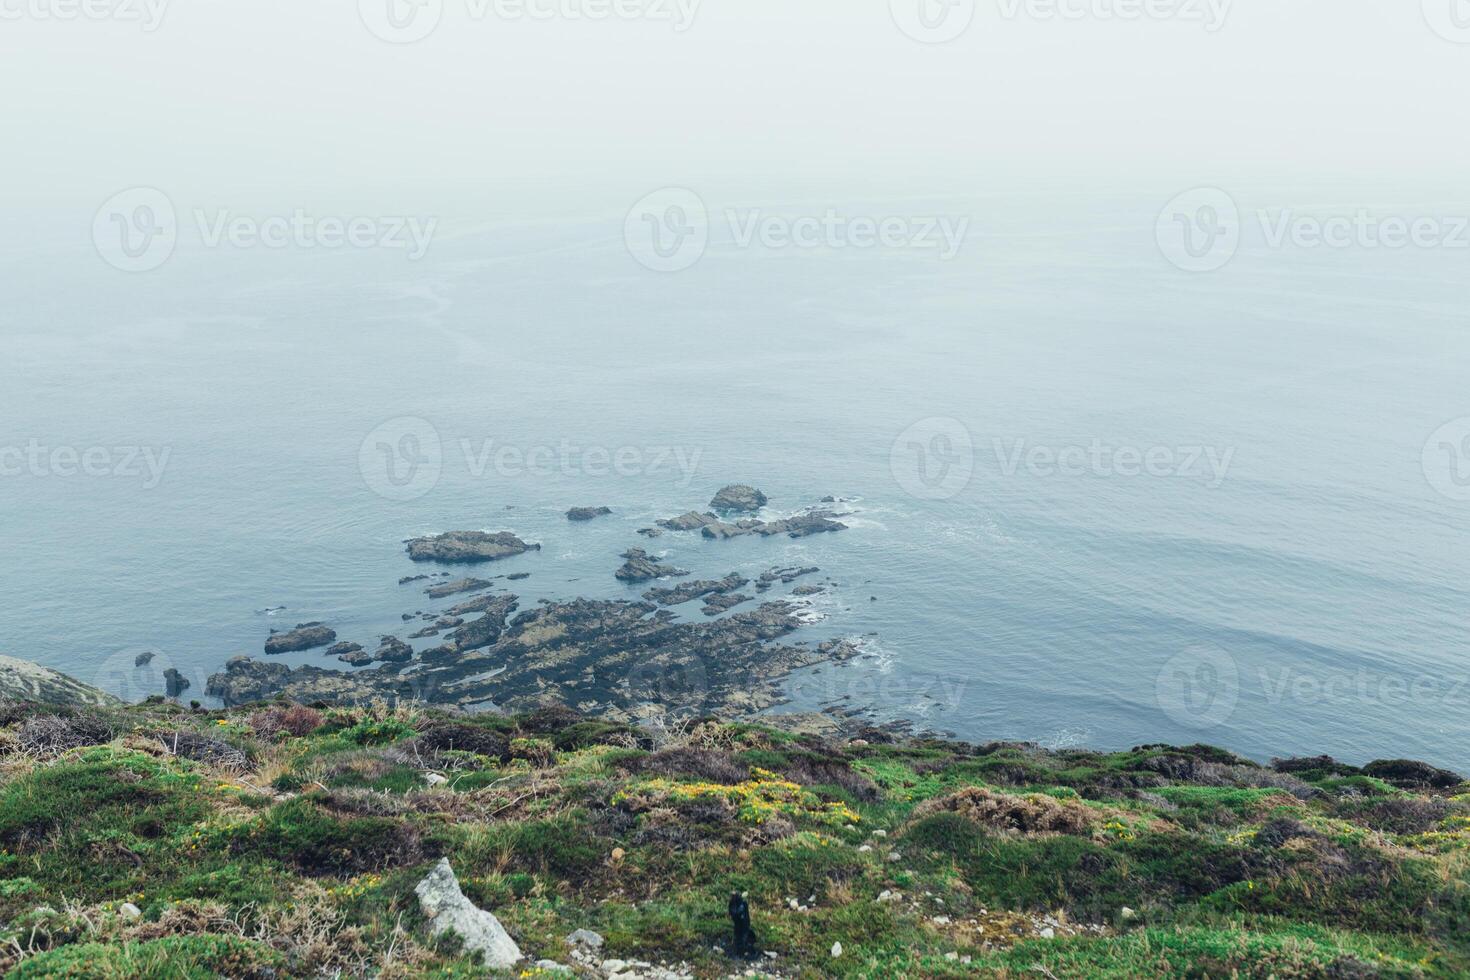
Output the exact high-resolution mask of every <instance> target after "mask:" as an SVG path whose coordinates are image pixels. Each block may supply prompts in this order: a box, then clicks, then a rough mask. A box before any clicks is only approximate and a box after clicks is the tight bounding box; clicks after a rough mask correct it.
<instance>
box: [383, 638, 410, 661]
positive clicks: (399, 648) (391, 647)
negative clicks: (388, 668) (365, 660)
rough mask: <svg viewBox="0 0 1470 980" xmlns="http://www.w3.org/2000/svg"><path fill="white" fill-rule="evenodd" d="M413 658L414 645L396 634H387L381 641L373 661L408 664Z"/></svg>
mask: <svg viewBox="0 0 1470 980" xmlns="http://www.w3.org/2000/svg"><path fill="white" fill-rule="evenodd" d="M412 659H413V647H411V646H409V645H408V644H407V643H404V642H403V641H402V640H400V639H399V638H398V637H396V636H385V637H383V638H382V640H381V641H380V644H379V646H378V649H377V652H376V653H374V654H373V661H374V662H376V663H384V664H406V663H408V662H409V661H410V660H412Z"/></svg>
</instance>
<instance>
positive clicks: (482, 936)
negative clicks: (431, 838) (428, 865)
mask: <svg viewBox="0 0 1470 980" xmlns="http://www.w3.org/2000/svg"><path fill="white" fill-rule="evenodd" d="M414 894H416V895H418V897H419V908H420V909H422V910H423V913H424V916H425V917H426V918H427V919H428V920H429V931H430V932H432V933H433V934H434V935H435V936H438V935H441V934H443V933H445V932H450V931H452V932H453V933H454V934H455V935H457V936H458V937H459V938H460V940H461V941H462V942H463V944H464V948H465V950H466V951H468V952H470V953H476V954H479V956H480V957H481V959H482V960H483V962H484V964H485V966H486V968H488V969H491V970H508V969H510V968H511V967H513V966H515V965H516V964H517V963H519V962H520V961H521V960H522V959H523V958H524V957H522V956H521V950H520V947H519V946H517V945H516V943H515V940H514V939H511V938H510V934H509V933H507V932H506V931H505V927H504V926H502V925H501V924H500V920H499V919H497V918H495V916H494V915H492V914H491V913H489V912H486V911H485V910H484V909H481V908H476V907H475V904H474V903H473V902H471V901H470V900H469V899H468V898H465V895H464V892H462V891H460V888H459V879H457V878H455V876H454V869H453V868H451V867H450V866H449V859H448V858H440V859H439V863H438V864H437V865H435V866H434V870H433V871H430V872H429V874H428V877H426V878H424V880H423V881H421V882H419V883H418V885H417V886H415V888H414Z"/></svg>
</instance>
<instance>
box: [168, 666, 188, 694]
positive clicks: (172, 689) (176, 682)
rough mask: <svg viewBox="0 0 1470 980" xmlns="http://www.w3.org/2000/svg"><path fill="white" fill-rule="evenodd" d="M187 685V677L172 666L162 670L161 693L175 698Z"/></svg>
mask: <svg viewBox="0 0 1470 980" xmlns="http://www.w3.org/2000/svg"><path fill="white" fill-rule="evenodd" d="M187 687H189V679H188V678H187V677H185V676H184V675H183V674H181V673H179V672H178V671H177V670H176V669H174V668H173V667H170V668H169V669H168V670H165V671H164V672H163V693H164V694H166V695H168V696H169V697H171V698H176V697H178V696H179V695H180V694H183V693H184V690H185V689H186V688H187Z"/></svg>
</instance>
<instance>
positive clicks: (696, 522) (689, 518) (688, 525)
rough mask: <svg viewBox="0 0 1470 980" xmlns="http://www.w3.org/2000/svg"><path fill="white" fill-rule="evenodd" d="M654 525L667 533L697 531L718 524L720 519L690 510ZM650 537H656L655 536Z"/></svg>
mask: <svg viewBox="0 0 1470 980" xmlns="http://www.w3.org/2000/svg"><path fill="white" fill-rule="evenodd" d="M655 523H657V524H658V526H659V527H661V528H664V529H665V530H668V531H698V530H699V529H700V528H702V527H705V526H706V525H709V524H718V523H720V519H719V518H718V517H716V516H715V515H714V514H701V513H699V512H698V511H693V510H691V511H690V512H689V513H687V514H680V515H679V516H678V517H667V518H665V519H663V520H661V521H656V522H655ZM650 530H651V529H650ZM639 533H640V534H641V533H643V532H641V531H640V532H639ZM650 536H651V537H657V535H650Z"/></svg>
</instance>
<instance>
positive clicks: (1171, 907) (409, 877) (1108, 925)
mask: <svg viewBox="0 0 1470 980" xmlns="http://www.w3.org/2000/svg"><path fill="white" fill-rule="evenodd" d="M35 710H44V709H35ZM246 715H248V712H245V711H242V712H232V713H229V714H227V715H226V714H221V713H206V712H200V713H196V714H192V715H191V714H189V713H187V712H180V711H179V709H176V708H171V707H166V706H140V707H136V708H131V709H123V710H121V711H118V712H116V713H115V716H114V718H113V720H114V721H115V725H114V729H113V730H115V731H117V732H119V733H123V734H120V735H119V737H118V738H116V739H115V740H114V741H112V742H111V743H110V744H108V745H102V746H93V747H86V748H81V749H74V750H72V751H70V752H67V753H64V754H62V755H61V756H59V757H56V758H47V759H40V760H28V759H26V758H25V757H23V756H19V755H14V754H11V755H5V754H4V747H5V746H6V745H7V744H11V743H8V742H7V741H6V736H7V735H8V734H9V733H8V732H7V731H5V730H4V728H3V726H0V972H4V971H9V972H8V973H7V974H6V975H7V976H11V977H20V978H24V977H62V976H65V977H99V978H112V977H117V978H122V977H144V978H153V977H158V978H192V977H212V976H219V975H225V976H261V977H264V976H271V975H274V976H295V975H312V974H314V973H321V972H325V973H328V974H335V973H337V972H339V971H340V972H341V974H342V975H343V976H379V975H381V976H383V977H385V978H389V980H393V978H398V977H444V978H449V977H469V976H477V975H481V974H482V971H479V969H478V968H477V966H476V965H475V964H474V963H473V962H472V961H471V960H470V959H468V958H467V957H465V956H464V955H462V954H461V953H460V952H459V951H457V950H456V949H455V948H454V947H453V944H452V943H444V942H440V941H436V940H433V939H431V938H430V936H429V934H428V929H427V923H426V922H425V921H424V919H423V916H422V914H421V912H420V911H419V908H418V903H417V899H416V896H415V895H414V886H415V885H416V884H417V883H418V882H419V881H420V880H421V879H422V877H423V875H424V874H425V873H426V871H427V870H428V868H429V867H430V866H432V864H433V863H434V862H435V861H436V860H437V859H438V858H439V857H440V856H447V857H448V858H449V859H450V862H451V864H452V865H453V867H454V868H455V871H456V873H457V874H458V876H459V878H460V882H461V886H462V888H463V890H464V892H465V894H466V895H467V896H468V897H469V898H470V899H471V900H472V901H474V902H475V903H476V904H477V905H479V906H480V907H482V908H486V909H489V910H491V911H493V912H494V913H495V914H496V915H497V917H499V918H500V919H501V921H502V922H503V923H504V924H505V926H506V927H507V929H508V930H509V931H510V932H511V934H512V935H513V937H514V938H515V939H516V940H517V941H518V942H519V943H520V945H521V947H522V949H523V950H524V951H525V952H526V954H527V955H528V957H530V959H531V961H532V962H534V961H535V960H536V959H539V958H541V957H550V958H553V959H561V960H563V961H564V960H565V956H566V948H565V945H564V944H563V942H562V937H563V936H565V935H566V934H567V933H569V932H570V931H572V930H573V929H577V928H589V929H593V930H596V931H598V932H600V933H602V934H603V935H604V937H605V938H606V941H607V942H606V947H605V955H608V956H617V957H619V958H623V959H642V960H649V961H654V962H668V963H677V962H681V961H682V962H686V963H688V964H689V965H690V968H691V969H692V970H693V971H694V972H695V973H697V974H698V975H700V976H710V977H714V976H725V975H728V974H730V973H732V972H741V971H743V970H744V969H745V968H746V964H744V963H738V962H734V961H732V960H731V959H730V958H728V957H727V956H726V955H725V953H724V952H723V944H724V943H725V941H726V939H727V934H728V931H729V922H728V919H727V916H726V912H725V905H726V902H727V901H728V899H729V897H730V895H731V893H732V892H742V893H745V894H747V895H748V896H749V898H748V900H749V903H750V907H751V909H752V915H753V918H754V924H755V928H756V930H757V933H758V935H759V937H760V945H761V948H762V949H764V950H770V951H772V952H774V953H776V954H778V955H777V957H776V958H775V959H774V960H771V961H770V962H771V963H772V964H773V969H778V970H780V972H781V973H782V974H783V975H786V976H793V975H802V976H810V977H834V978H835V977H873V978H879V977H882V978H889V977H896V976H924V977H951V976H952V977H960V976H973V975H976V974H977V973H978V974H980V975H986V976H993V977H1000V978H1006V977H1018V978H1019V977H1025V978H1028V980H1030V978H1034V977H1039V976H1048V975H1050V976H1053V977H1056V978H1064V977H1066V978H1070V977H1077V978H1082V977H1087V978H1092V977H1103V978H1124V977H1127V978H1133V977H1143V978H1148V977H1158V978H1165V977H1198V978H1205V977H1210V978H1225V977H1231V976H1235V977H1260V978H1266V977H1275V978H1282V980H1290V978H1322V980H1331V978H1337V977H1341V978H1350V977H1385V978H1397V977H1460V976H1470V819H1466V817H1467V816H1470V798H1465V793H1464V790H1465V788H1464V787H1461V788H1459V789H1458V790H1451V791H1444V792H1442V793H1439V794H1438V795H1437V796H1432V795H1431V794H1425V793H1416V792H1414V791H1410V790H1404V789H1397V788H1394V787H1391V786H1389V785H1387V784H1386V783H1382V782H1381V781H1379V780H1376V779H1372V778H1370V777H1367V776H1364V775H1362V774H1360V773H1359V774H1352V773H1351V770H1347V769H1326V768H1324V769H1322V770H1321V771H1318V772H1314V773H1307V774H1306V775H1307V776H1308V777H1310V778H1309V780H1308V781H1306V782H1293V781H1291V780H1286V784H1287V786H1288V788H1290V789H1292V790H1294V791H1295V792H1294V793H1292V792H1287V791H1285V790H1283V789H1271V788H1261V786H1260V785H1258V784H1259V783H1261V782H1262V781H1263V778H1264V777H1269V778H1270V779H1273V780H1279V779H1283V777H1277V776H1275V775H1274V774H1261V773H1259V771H1258V769H1257V768H1256V767H1254V766H1253V765H1249V764H1245V763H1244V762H1243V761H1242V760H1239V759H1236V758H1234V757H1233V756H1230V755H1229V754H1228V753H1224V752H1221V751H1220V750H1216V749H1210V748H1208V747H1203V746H1189V747H1185V748H1182V749H1169V748H1167V747H1159V746H1148V747H1144V748H1141V749H1137V750H1133V751H1131V752H1122V753H1114V754H1102V753H1094V752H1081V751H1067V752H1059V753H1049V752H1045V751H1042V750H1039V749H1034V748H1029V747H1024V746H1011V745H1002V746H990V747H986V748H983V749H971V748H969V747H965V746H958V745H952V744H948V743H939V742H919V741H912V742H905V743H899V744H883V745H879V744H873V745H853V744H849V743H841V742H836V743H829V744H826V745H823V744H821V743H819V742H815V741H813V740H812V739H810V738H809V737H800V736H796V735H793V734H791V733H787V732H781V731H775V730H770V729H765V728H762V727H759V726H754V725H749V724H740V725H720V724H718V723H716V722H709V723H707V724H705V725H703V726H701V729H700V731H699V732H698V733H697V735H698V737H699V739H700V741H698V742H696V743H695V744H696V745H699V746H703V748H701V750H700V751H702V752H706V753H714V754H717V755H718V754H723V756H724V758H723V759H721V760H716V761H719V762H720V766H721V768H717V769H714V770H712V771H714V772H724V773H728V774H730V776H731V777H732V783H730V784H723V783H721V784H712V783H710V782H709V780H707V779H702V778H697V777H695V776H692V775H688V774H685V773H683V772H682V771H680V770H677V769H675V770H673V771H672V773H671V774H670V775H668V776H662V775H659V774H658V773H659V770H657V769H655V770H654V771H653V772H650V773H636V774H635V773H633V772H632V771H631V770H630V769H629V768H628V767H629V765H630V763H632V762H633V761H635V760H638V759H640V758H641V757H643V756H645V755H647V754H648V753H647V752H646V751H645V750H643V749H639V748H635V747H634V746H636V745H638V744H640V740H643V741H644V742H646V739H647V736H646V734H644V733H640V732H637V731H636V730H633V729H630V728H628V727H627V726H624V725H620V724H613V723H607V722H601V721H595V720H581V721H577V720H574V719H569V720H566V721H564V722H563V723H561V724H560V726H559V727H558V726H557V725H554V724H548V723H547V722H546V720H545V719H544V718H539V719H519V720H518V719H513V718H491V719H475V720H474V721H473V722H467V721H465V720H464V719H452V720H451V719H436V717H435V716H432V715H418V716H416V715H415V714H414V713H412V712H405V711H400V712H393V711H388V710H387V709H383V708H378V709H350V710H349V709H341V710H332V711H328V712H326V717H325V720H324V723H323V724H322V725H321V727H320V728H318V729H317V730H316V731H314V732H312V733H311V734H310V735H307V736H303V737H289V736H281V737H279V738H278V739H276V740H269V739H260V738H256V737H254V736H253V735H252V734H251V732H250V728H249V726H248V724H247V723H246V718H245V716H246ZM21 717H22V715H16V718H17V719H19V718H21ZM221 720H224V721H226V722H227V724H225V725H220V724H218V722H220V721H221ZM165 721H166V722H167V724H168V725H169V726H170V727H172V728H178V727H185V728H190V727H192V728H194V729H195V730H197V731H199V732H200V733H202V734H207V735H210V736H211V737H221V736H222V735H223V736H224V737H227V738H228V739H229V740H231V741H232V742H233V743H235V744H237V745H239V746H240V747H241V748H243V749H245V750H247V752H248V753H249V756H250V758H251V760H252V762H251V765H252V766H253V767H254V768H253V769H252V770H251V771H250V772H246V773H232V772H227V771H220V770H215V769H213V768H211V767H210V766H208V765H205V764H201V763H195V762H189V761H186V760H182V759H177V758H173V757H171V756H168V755H167V753H166V752H161V751H152V750H150V749H151V747H150V746H147V745H143V744H142V743H140V742H139V741H135V740H132V738H131V736H130V735H128V734H126V733H128V732H131V731H134V730H139V729H141V730H144V731H146V730H150V729H156V728H158V727H161V725H162V724H163V722H165ZM523 722H524V723H525V727H521V726H522V723H523ZM18 724H19V721H16V722H15V723H13V724H12V726H11V729H12V730H13V729H14V727H15V725H18ZM431 724H456V725H466V724H474V725H477V726H482V727H485V728H488V729H492V730H494V731H496V732H499V733H501V734H502V735H503V736H504V737H505V744H506V746H507V747H508V750H509V752H508V754H509V756H510V757H511V758H510V759H509V760H508V761H506V760H505V758H504V757H503V756H500V755H493V756H485V755H478V754H476V753H474V752H466V751H451V750H448V749H446V750H444V751H441V752H438V753H437V754H435V753H434V752H432V751H429V753H428V755H427V756H424V755H422V754H419V753H420V752H421V750H422V748H423V742H422V740H419V742H418V744H417V747H416V746H415V745H413V744H410V742H412V741H413V740H415V739H416V738H418V736H419V735H420V733H421V731H423V730H424V729H425V727H426V726H429V725H431ZM710 746H723V747H724V748H710ZM140 749H144V750H140ZM658 761H659V760H655V763H656V762H658ZM706 761H709V760H708V759H706ZM652 764H653V763H651V765H652ZM420 765H422V766H423V767H424V768H425V769H427V770H429V771H432V772H436V773H440V774H443V775H444V776H446V777H447V779H448V783H447V784H445V785H443V786H439V787H437V788H431V787H430V785H429V782H428V781H427V780H426V778H425V776H426V772H425V771H423V770H421V769H420ZM1195 765H1201V766H1206V767H1213V768H1209V769H1208V772H1209V777H1208V780H1207V781H1205V780H1202V781H1201V782H1199V783H1193V782H1190V781H1189V780H1188V779H1187V778H1180V774H1181V773H1187V772H1190V771H1193V770H1192V769H1191V767H1192V766H1195ZM754 770H761V771H762V772H764V773H769V774H778V775H771V776H767V775H762V774H761V773H756V772H754ZM802 772H806V773H808V774H809V775H808V776H805V777H800V778H808V779H809V780H810V781H811V782H813V783H816V785H801V786H790V785H788V780H787V777H785V776H781V775H779V774H781V773H793V774H798V775H799V774H800V773H802ZM1343 772H1347V773H1349V774H1346V775H1344V774H1342V773H1343ZM1170 773H1172V774H1173V775H1172V776H1171V775H1168V774H1170ZM736 774H745V775H744V776H742V777H740V778H734V777H735V776H736ZM1257 777H1262V778H1257ZM793 778H796V777H793ZM868 781H871V783H869V782H868ZM737 784H739V785H737ZM970 786H983V787H987V788H988V790H989V791H990V793H991V794H995V793H999V794H1016V795H1018V796H1024V794H1027V793H1037V794H1042V795H1045V796H1049V797H1052V798H1054V799H1060V800H1064V801H1066V802H1067V804H1068V805H1069V806H1071V807H1082V808H1085V812H1086V813H1087V814H1088V815H1089V817H1090V819H1091V820H1092V821H1094V822H1095V826H1092V825H1090V824H1089V823H1088V821H1085V820H1084V821H1083V822H1082V824H1081V825H1080V827H1079V828H1073V832H1071V833H1068V834H1047V833H1034V832H1029V831H1027V830H1026V829H1025V828H1024V827H1023V828H1020V829H1017V828H1014V827H1011V828H1007V827H1002V826H988V825H985V824H984V823H982V822H981V820H982V818H981V817H979V816H974V815H966V814H965V813H961V812H953V811H951V810H948V809H944V808H943V807H941V806H939V805H938V804H940V803H943V802H944V800H943V798H945V797H948V796H949V795H950V794H954V793H956V791H958V790H960V789H962V788H964V787H970ZM1457 793H1458V794H1459V795H1460V796H1461V797H1462V798H1461V799H1460V800H1458V801H1455V800H1454V799H1453V798H1454V797H1455V795H1456V794H1457ZM787 794H789V795H787ZM981 795H984V794H981ZM1002 798H1003V797H1002ZM926 801H934V802H929V803H928V806H927V808H926V810H925V812H924V813H920V814H915V812H914V811H915V809H916V808H917V807H919V806H921V805H925V804H926ZM833 806H836V807H838V809H836V810H834V809H832V808H831V807H833ZM843 807H845V809H843ZM834 813H835V814H838V815H839V816H837V818H836V819H833V814H834ZM1385 827H1388V828H1391V829H1383V828H1385ZM893 854H896V855H897V858H896V859H892V858H891V857H890V855H893ZM885 893H887V899H885V900H883V901H880V900H879V898H880V896H882V895H884V894H885ZM793 901H794V902H795V903H796V904H797V905H798V906H803V908H799V909H793V908H791V907H790V905H791V903H792V902H793ZM124 902H131V903H133V904H135V905H137V906H138V907H139V908H140V909H141V910H142V919H141V920H138V921H134V920H129V919H125V918H123V917H122V916H120V914H119V913H118V909H119V907H120V906H121V904H122V903H124ZM1125 909H1127V910H1129V911H1128V912H1127V913H1126V914H1125V912H1124V910H1125ZM1048 917H1049V918H1050V919H1054V920H1056V921H1057V922H1058V923H1061V924H1064V925H1061V926H1059V927H1058V929H1057V933H1058V934H1057V935H1056V936H1055V937H1054V938H1042V937H1041V935H1040V932H1041V929H1042V928H1043V921H1044V920H1045V919H1046V918H1048ZM1078 923H1080V924H1083V925H1085V926H1087V927H1088V928H1087V929H1084V930H1082V931H1081V932H1080V934H1073V933H1074V932H1076V929H1075V928H1074V927H1075V926H1076V924H1078ZM242 935H244V936H249V937H251V938H250V939H249V940H247V939H243V938H241V936H242ZM834 943H840V944H841V946H842V955H841V956H840V957H837V958H834V957H833V956H832V955H831V949H832V946H833V944H834ZM965 957H968V958H969V960H970V962H968V963H966V962H964V958H965Z"/></svg>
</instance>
